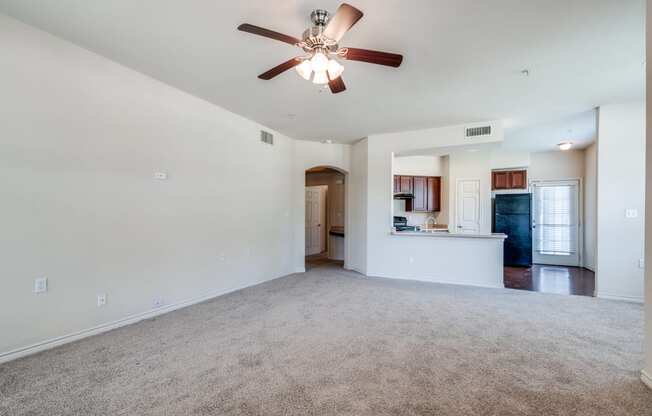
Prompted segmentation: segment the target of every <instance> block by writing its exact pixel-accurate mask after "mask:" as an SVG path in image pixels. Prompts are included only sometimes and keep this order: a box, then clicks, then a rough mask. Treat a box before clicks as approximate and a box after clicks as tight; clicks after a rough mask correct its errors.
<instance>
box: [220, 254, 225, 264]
mask: <svg viewBox="0 0 652 416" xmlns="http://www.w3.org/2000/svg"><path fill="white" fill-rule="evenodd" d="M219 259H220V261H221V262H225V261H226V254H224V253H220V256H219Z"/></svg>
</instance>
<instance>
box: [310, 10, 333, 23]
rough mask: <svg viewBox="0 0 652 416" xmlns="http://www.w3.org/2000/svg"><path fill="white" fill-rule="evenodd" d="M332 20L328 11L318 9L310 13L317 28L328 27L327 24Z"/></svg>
mask: <svg viewBox="0 0 652 416" xmlns="http://www.w3.org/2000/svg"><path fill="white" fill-rule="evenodd" d="M329 18H330V13H328V11H327V10H323V9H317V10H313V11H312V13H310V20H311V21H312V24H313V25H315V26H322V27H324V26H326V23H328V19H329Z"/></svg>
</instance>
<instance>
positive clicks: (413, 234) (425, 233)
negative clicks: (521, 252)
mask: <svg viewBox="0 0 652 416" xmlns="http://www.w3.org/2000/svg"><path fill="white" fill-rule="evenodd" d="M390 234H391V235H400V236H411V237H439V238H488V239H501V240H504V239H505V238H507V235H505V234H502V233H492V234H465V233H457V232H453V233H451V232H450V231H432V230H431V231H396V230H394V229H392V231H391V233H390Z"/></svg>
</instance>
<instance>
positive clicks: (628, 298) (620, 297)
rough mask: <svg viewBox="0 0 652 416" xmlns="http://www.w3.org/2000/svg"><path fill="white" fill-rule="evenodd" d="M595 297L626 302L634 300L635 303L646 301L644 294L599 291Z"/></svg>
mask: <svg viewBox="0 0 652 416" xmlns="http://www.w3.org/2000/svg"><path fill="white" fill-rule="evenodd" d="M595 297H596V298H601V299H609V300H620V301H624V302H633V303H644V301H645V299H644V298H643V296H629V295H616V294H611V293H604V292H597V293H596V294H595Z"/></svg>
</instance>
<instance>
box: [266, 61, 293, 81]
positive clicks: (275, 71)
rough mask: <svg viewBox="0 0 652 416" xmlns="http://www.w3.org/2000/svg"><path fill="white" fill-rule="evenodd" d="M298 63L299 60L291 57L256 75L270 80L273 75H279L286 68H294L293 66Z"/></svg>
mask: <svg viewBox="0 0 652 416" xmlns="http://www.w3.org/2000/svg"><path fill="white" fill-rule="evenodd" d="M300 63H301V61H300V60H298V59H297V58H292V59H290V60H289V61H285V62H283V63H282V64H281V65H277V66H275V67H274V68H272V69H270V70H269V71H267V72H265V73H262V74H260V75H258V78H260V79H264V80H270V79H272V78H274V77H275V76H277V75H280V74H282V73H283V72H285V71H287V70H288V69H291V68H294V67H295V66H297V65H299V64H300Z"/></svg>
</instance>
